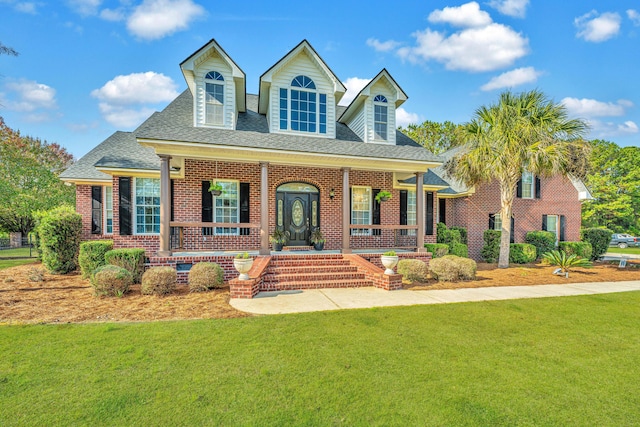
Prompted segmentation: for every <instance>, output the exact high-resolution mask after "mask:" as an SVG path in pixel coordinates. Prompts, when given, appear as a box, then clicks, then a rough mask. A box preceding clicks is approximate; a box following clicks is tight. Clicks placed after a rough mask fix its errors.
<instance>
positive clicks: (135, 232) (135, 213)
mask: <svg viewBox="0 0 640 427" xmlns="http://www.w3.org/2000/svg"><path fill="white" fill-rule="evenodd" d="M138 179H155V180H157V181H158V184H159V185H160V178H136V177H134V178H133V203H131V205H132V206H133V221H132V222H133V235H134V236H159V235H160V232H157V233H138V198H137V196H136V188H137V181H138ZM158 197H160V194H158ZM159 217H160V215H159V214H158V221H160V219H159Z"/></svg>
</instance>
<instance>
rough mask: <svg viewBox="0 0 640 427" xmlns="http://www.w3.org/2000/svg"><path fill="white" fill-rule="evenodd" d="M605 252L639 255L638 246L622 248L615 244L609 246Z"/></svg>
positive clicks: (639, 249)
mask: <svg viewBox="0 0 640 427" xmlns="http://www.w3.org/2000/svg"><path fill="white" fill-rule="evenodd" d="M607 252H612V253H614V254H630V255H640V248H624V249H620V248H617V247H615V246H609V249H607Z"/></svg>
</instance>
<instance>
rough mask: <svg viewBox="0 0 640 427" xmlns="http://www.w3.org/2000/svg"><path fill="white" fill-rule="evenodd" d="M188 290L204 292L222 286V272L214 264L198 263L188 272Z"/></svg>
mask: <svg viewBox="0 0 640 427" xmlns="http://www.w3.org/2000/svg"><path fill="white" fill-rule="evenodd" d="M188 281H189V290H190V291H191V292H204V291H208V290H209V289H213V288H221V287H222V285H224V271H223V270H222V267H220V266H219V265H218V264H216V263H215V262H199V263H197V264H195V265H194V266H193V267H191V270H189V279H188Z"/></svg>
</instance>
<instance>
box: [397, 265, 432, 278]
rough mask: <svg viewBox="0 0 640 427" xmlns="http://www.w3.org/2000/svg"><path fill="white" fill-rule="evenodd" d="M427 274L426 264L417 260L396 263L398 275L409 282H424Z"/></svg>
mask: <svg viewBox="0 0 640 427" xmlns="http://www.w3.org/2000/svg"><path fill="white" fill-rule="evenodd" d="M427 273H428V269H427V263H425V262H424V261H421V260H419V259H401V260H400V261H399V262H398V274H402V278H403V279H405V280H408V281H410V282H426V281H427Z"/></svg>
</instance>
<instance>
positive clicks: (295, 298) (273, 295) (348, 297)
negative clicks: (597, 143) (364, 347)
mask: <svg viewBox="0 0 640 427" xmlns="http://www.w3.org/2000/svg"><path fill="white" fill-rule="evenodd" d="M628 291H640V280H632V281H626V282H600V283H571V284H566V285H536V286H502V287H493V288H466V289H442V290H428V291H408V290H399V291H383V290H381V289H378V288H373V287H371V288H338V289H310V290H304V291H278V292H260V293H258V295H257V296H256V297H255V298H253V299H232V300H231V301H230V304H231V305H232V306H233V307H235V308H237V309H238V310H240V311H245V312H248V313H254V314H285V313H303V312H310V311H326V310H341V309H347V308H370V307H391V306H401V305H419V304H446V303H454V302H467V301H496V300H505V299H518V298H544V297H560V296H571V295H592V294H606V293H612V292H628Z"/></svg>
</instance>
